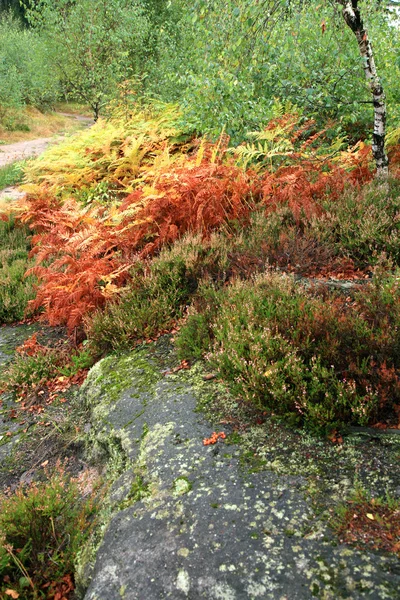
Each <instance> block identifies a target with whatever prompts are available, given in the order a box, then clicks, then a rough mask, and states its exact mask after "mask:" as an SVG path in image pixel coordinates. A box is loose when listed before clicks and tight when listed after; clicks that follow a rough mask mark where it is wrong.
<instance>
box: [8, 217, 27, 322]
mask: <svg viewBox="0 0 400 600" xmlns="http://www.w3.org/2000/svg"><path fill="white" fill-rule="evenodd" d="M29 248H30V235H29V231H28V230H27V228H26V227H24V226H21V225H17V224H16V223H15V220H14V219H13V217H12V216H11V217H10V219H9V220H8V221H6V222H5V221H0V323H12V322H15V321H20V320H21V319H23V318H24V316H25V314H26V310H27V305H28V302H29V300H32V299H33V298H34V295H35V292H34V285H35V277H33V276H29V277H25V273H26V270H27V269H28V268H29V267H30V266H32V261H31V260H30V259H29V256H28V255H29Z"/></svg>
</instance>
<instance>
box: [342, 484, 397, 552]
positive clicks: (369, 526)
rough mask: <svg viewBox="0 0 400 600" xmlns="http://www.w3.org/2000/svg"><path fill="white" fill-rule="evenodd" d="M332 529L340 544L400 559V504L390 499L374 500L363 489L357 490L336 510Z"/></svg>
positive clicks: (387, 497) (388, 497)
mask: <svg viewBox="0 0 400 600" xmlns="http://www.w3.org/2000/svg"><path fill="white" fill-rule="evenodd" d="M332 525H333V527H334V529H335V531H336V533H337V535H338V536H339V538H340V541H341V542H346V543H348V544H352V545H354V546H355V547H357V548H360V549H362V550H365V548H366V547H367V548H369V549H371V550H383V551H385V552H393V553H394V554H397V555H398V556H399V557H400V502H399V500H397V499H395V498H393V497H391V496H389V495H387V496H386V497H383V498H372V497H371V496H370V495H369V494H368V493H367V492H366V491H365V490H364V489H362V488H359V489H357V490H356V492H355V493H354V494H353V496H352V497H351V498H349V499H348V500H347V502H345V503H343V504H341V505H339V506H338V507H337V509H336V514H335V516H334V518H333V519H332Z"/></svg>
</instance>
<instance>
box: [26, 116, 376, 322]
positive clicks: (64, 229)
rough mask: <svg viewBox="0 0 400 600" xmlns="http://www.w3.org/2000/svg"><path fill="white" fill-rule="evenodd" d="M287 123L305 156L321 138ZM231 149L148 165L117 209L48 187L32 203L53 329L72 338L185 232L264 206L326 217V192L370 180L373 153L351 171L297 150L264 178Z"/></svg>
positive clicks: (352, 161) (37, 303) (204, 148)
mask: <svg viewBox="0 0 400 600" xmlns="http://www.w3.org/2000/svg"><path fill="white" fill-rule="evenodd" d="M282 123H284V121H282ZM286 124H287V127H288V133H289V134H290V135H291V136H292V140H291V141H292V142H299V143H300V149H301V150H302V151H304V150H305V149H308V146H310V145H312V144H314V143H315V142H316V140H317V139H318V138H319V137H320V134H319V133H314V134H313V135H311V136H309V137H308V138H306V140H305V141H304V140H303V138H304V137H305V133H304V131H305V129H304V126H301V127H297V129H295V119H294V117H293V118H292V119H291V120H290V119H289V120H288V119H286ZM308 126H309V124H308ZM302 136H303V137H302ZM227 143H228V139H227V138H221V140H220V141H219V142H218V144H208V143H205V144H203V143H200V144H197V149H196V151H193V148H194V147H195V146H196V144H195V143H193V144H192V145H191V146H190V154H189V153H187V154H182V156H181V159H180V160H179V161H175V162H173V163H172V164H169V165H168V166H166V165H165V164H164V165H162V166H161V165H159V166H158V167H155V166H154V165H153V167H151V165H148V166H147V167H146V168H147V170H146V169H145V166H144V165H142V166H141V179H140V181H139V180H136V186H137V187H136V189H135V191H133V192H132V193H130V194H128V195H127V196H126V197H125V198H122V200H115V201H113V202H110V203H109V204H101V203H97V204H96V203H93V206H92V205H91V206H89V207H83V206H82V205H81V204H79V203H78V202H77V201H76V200H74V199H68V200H66V201H64V202H61V201H60V200H59V199H57V198H55V197H54V196H53V195H52V194H51V193H50V192H49V190H48V188H47V189H46V187H45V186H44V185H42V187H41V188H40V191H39V193H38V194H37V193H36V194H35V195H31V196H28V197H27V199H26V206H25V210H24V213H23V215H22V216H21V217H20V218H21V220H22V221H23V222H25V223H29V225H30V227H31V228H32V229H33V231H34V233H35V235H34V236H33V239H32V244H33V251H32V254H33V255H34V256H35V257H36V266H35V267H34V268H33V269H31V271H30V273H34V274H35V275H36V276H37V277H38V280H39V285H38V288H37V296H36V298H35V300H34V301H32V303H31V308H33V309H34V310H38V309H44V313H43V317H44V318H45V319H46V320H47V321H48V322H49V323H50V324H52V325H56V324H65V325H66V326H67V327H68V329H69V330H70V331H71V330H73V329H74V328H75V327H77V326H79V325H80V324H81V323H82V320H83V317H84V315H85V314H87V313H89V312H91V311H93V310H94V309H97V308H101V307H102V306H104V304H105V303H106V302H107V301H108V300H109V299H110V298H113V297H116V296H117V295H118V293H119V292H120V290H121V289H122V287H123V286H124V285H126V283H127V281H128V279H129V269H130V268H131V266H132V264H133V263H134V261H135V260H137V259H138V258H144V257H147V256H149V255H152V254H154V253H155V252H157V251H159V250H160V248H161V247H162V246H163V245H164V244H169V243H172V242H174V241H175V240H177V239H178V238H179V237H181V236H182V235H183V234H185V233H186V232H193V233H195V232H199V233H201V234H202V235H203V236H205V237H206V236H208V235H209V234H210V233H211V232H212V231H213V230H216V229H218V228H220V227H221V226H223V225H224V224H226V223H229V222H231V221H237V220H240V221H241V222H245V221H246V219H247V218H248V217H249V215H250V212H251V211H252V210H253V209H254V208H255V207H256V206H257V204H258V205H259V203H260V201H261V202H264V203H265V204H266V206H267V210H268V211H272V210H274V209H275V208H276V207H277V206H278V205H280V204H286V205H287V206H288V207H289V208H290V209H291V210H292V211H293V213H294V215H295V217H296V218H297V219H298V218H299V217H300V215H301V214H305V215H306V216H310V215H313V214H316V215H318V214H321V212H322V211H323V208H322V202H321V201H322V200H323V198H324V197H325V196H326V195H328V194H329V196H330V197H331V198H336V197H337V196H338V194H340V193H341V192H342V191H343V188H344V186H345V184H346V183H353V184H354V183H357V182H364V181H365V180H366V179H368V178H369V177H371V173H370V171H369V169H368V168H367V153H368V152H369V149H368V148H366V147H365V148H364V149H362V150H360V151H358V152H357V156H355V155H354V154H352V153H347V154H346V157H345V159H343V161H342V162H343V163H344V164H345V166H346V167H350V168H352V170H348V169H346V168H344V166H339V165H338V164H336V163H333V162H332V161H331V160H330V161H326V160H325V161H324V160H322V159H321V158H320V157H319V158H318V160H317V159H315V160H312V159H311V158H310V159H304V157H303V158H302V157H301V153H300V154H299V153H298V152H297V149H296V150H295V151H293V155H292V157H291V161H290V162H291V163H292V164H291V166H283V167H281V168H279V169H278V170H277V171H276V172H272V173H271V172H266V173H264V174H263V175H259V174H257V173H256V172H255V171H253V170H252V169H247V170H244V169H242V168H240V167H239V166H238V165H237V164H236V163H235V159H234V158H233V157H228V154H227V153H226V147H227ZM144 170H146V173H144ZM110 177H111V174H110ZM120 194H123V191H122V190H121V191H120Z"/></svg>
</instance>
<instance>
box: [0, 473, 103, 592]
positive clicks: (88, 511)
mask: <svg viewBox="0 0 400 600" xmlns="http://www.w3.org/2000/svg"><path fill="white" fill-rule="evenodd" d="M93 511H94V502H89V501H85V502H83V501H82V500H81V499H80V492H79V488H78V486H77V484H76V483H75V482H74V481H73V480H71V479H68V478H67V477H66V476H65V475H64V473H63V470H62V469H59V472H58V473H55V474H54V475H53V476H52V477H51V478H50V479H49V480H48V481H47V482H42V483H34V484H32V486H31V487H29V488H23V487H20V488H19V489H17V491H16V492H15V494H14V495H12V496H10V497H2V498H0V591H1V592H2V597H4V598H9V597H11V598H24V599H26V600H28V599H34V600H38V599H40V598H55V597H57V598H65V597H69V596H70V593H71V592H72V591H73V589H74V581H73V573H74V561H75V559H76V556H77V554H78V552H79V550H80V548H81V547H82V544H83V543H84V542H85V540H86V539H87V538H88V535H89V533H90V529H91V521H92V520H93V519H92V517H93ZM3 594H4V595H3Z"/></svg>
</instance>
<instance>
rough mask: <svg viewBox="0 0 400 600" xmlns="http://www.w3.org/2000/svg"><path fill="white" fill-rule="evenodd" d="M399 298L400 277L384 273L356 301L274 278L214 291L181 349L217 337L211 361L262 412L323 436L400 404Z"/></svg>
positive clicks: (195, 351)
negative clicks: (314, 292) (399, 371)
mask: <svg viewBox="0 0 400 600" xmlns="http://www.w3.org/2000/svg"><path fill="white" fill-rule="evenodd" d="M203 298H204V294H203ZM399 301H400V290H399V273H398V272H397V273H396V274H395V275H394V276H377V278H376V280H375V281H374V283H373V284H371V285H369V286H368V287H367V288H366V289H365V290H363V291H361V290H360V291H359V292H357V294H356V297H355V302H354V303H348V302H347V301H346V300H345V298H343V297H341V296H337V295H327V294H325V297H318V296H313V295H311V294H309V293H307V292H306V291H305V289H304V288H303V287H302V286H298V285H296V284H295V283H294V281H293V279H292V278H290V277H282V276H281V275H277V274H273V273H270V274H266V275H262V276H259V277H258V278H256V279H255V280H254V281H251V280H250V281H247V282H240V281H238V282H237V283H235V284H234V285H232V286H229V287H228V288H223V289H221V290H219V291H217V292H215V291H214V292H213V291H208V296H207V299H206V300H204V299H203V307H205V310H203V311H201V310H199V311H198V312H199V313H200V315H202V316H199V315H192V316H189V318H188V320H187V323H186V324H185V325H184V326H183V328H182V329H181V331H180V334H179V336H178V342H177V343H178V346H179V347H180V349H181V356H182V357H185V358H187V357H188V356H191V357H197V356H199V355H200V354H204V340H210V342H209V348H208V351H209V352H208V354H207V359H208V361H209V363H210V364H211V365H212V366H213V367H214V368H216V369H217V371H218V372H219V374H220V375H221V376H222V377H223V378H224V379H225V380H227V381H229V382H230V384H231V386H232V389H233V391H234V392H235V393H236V394H238V395H240V396H242V397H244V398H246V399H247V400H248V401H250V402H254V403H256V404H257V405H258V406H259V407H263V408H268V409H269V410H272V411H273V412H276V413H279V414H283V415H286V416H287V415H289V414H291V415H295V416H296V418H297V419H298V420H299V421H301V422H303V423H306V424H307V425H308V426H310V427H313V428H316V429H321V428H324V427H332V426H337V425H338V424H341V423H345V422H350V423H354V424H359V425H367V424H369V423H370V422H372V421H374V420H376V419H379V418H385V417H387V416H388V415H390V414H392V416H393V415H394V413H395V411H396V406H398V404H399V401H400V385H399V381H398V377H397V375H396V369H398V368H399V359H398V356H399V350H400V338H399V336H398V328H399V325H400V309H399V306H400V304H399ZM202 317H203V318H202ZM210 317H212V318H211V319H210ZM186 353H187V354H186Z"/></svg>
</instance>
